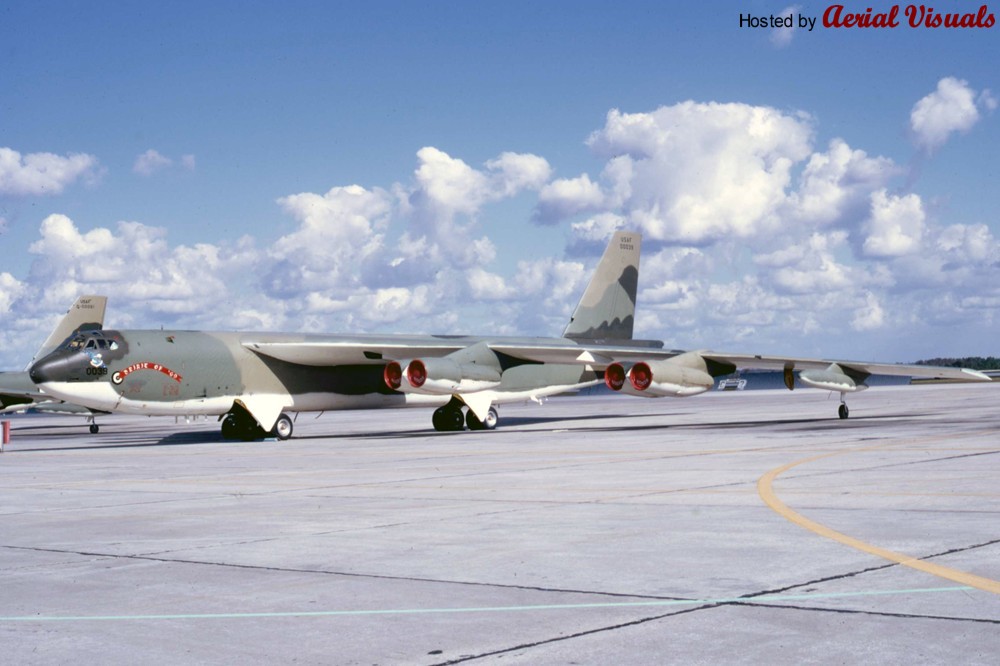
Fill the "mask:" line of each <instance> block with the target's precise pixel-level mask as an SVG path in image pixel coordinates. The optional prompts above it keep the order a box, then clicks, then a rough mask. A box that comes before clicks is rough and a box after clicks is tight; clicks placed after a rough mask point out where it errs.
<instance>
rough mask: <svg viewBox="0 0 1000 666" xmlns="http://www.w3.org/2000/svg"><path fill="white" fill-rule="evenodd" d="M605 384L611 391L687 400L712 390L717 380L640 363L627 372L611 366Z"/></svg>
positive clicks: (677, 366) (691, 370)
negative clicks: (688, 397) (686, 398)
mask: <svg viewBox="0 0 1000 666" xmlns="http://www.w3.org/2000/svg"><path fill="white" fill-rule="evenodd" d="M604 383H605V384H606V385H607V386H608V388H610V389H611V390H612V391H621V392H622V393H626V394H628V395H637V396H642V397H646V398H662V397H665V396H668V397H673V398H685V397H687V396H691V395H698V394H699V393H704V392H705V391H707V390H709V389H710V388H712V386H714V385H715V380H714V379H712V376H711V375H709V374H708V373H707V372H704V371H702V370H698V369H696V368H689V367H685V366H683V365H680V364H679V363H676V362H675V363H671V362H670V361H669V360H667V361H650V362H649V363H647V362H645V361H640V362H639V363H636V364H635V365H633V366H631V367H630V368H628V369H627V370H626V369H625V366H623V365H622V364H621V363H612V364H611V365H609V366H608V367H607V368H606V369H605V371H604Z"/></svg>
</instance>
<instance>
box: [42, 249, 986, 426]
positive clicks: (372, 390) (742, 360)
mask: <svg viewBox="0 0 1000 666" xmlns="http://www.w3.org/2000/svg"><path fill="white" fill-rule="evenodd" d="M640 244H641V237H640V235H639V234H638V233H636V232H629V231H620V232H616V233H615V234H614V235H613V237H612V238H611V241H610V243H609V244H608V247H607V249H606V250H605V252H604V254H603V256H602V257H601V260H600V262H599V263H598V265H597V269H596V271H595V273H594V275H593V277H592V278H591V281H590V283H589V284H588V286H587V288H586V290H585V291H584V293H583V296H582V298H581V299H580V302H579V304H578V305H577V307H576V310H575V312H574V313H573V316H572V318H571V319H570V321H569V324H568V325H567V326H566V329H565V330H564V331H563V334H562V337H559V338H515V337H500V336H484V337H472V336H455V335H305V334H292V333H246V332H243V333H241V332H219V333H211V332H201V331H163V330H145V331H119V330H107V329H104V330H91V331H81V332H79V333H78V334H76V335H74V336H72V337H71V338H69V339H68V340H67V341H66V342H65V343H64V344H63V345H62V346H61V347H60V348H59V349H57V350H55V351H53V352H52V353H50V354H48V355H47V356H45V357H44V358H41V359H39V360H37V361H36V362H35V363H34V365H32V367H31V370H30V373H31V378H32V380H33V381H34V382H35V383H36V384H37V385H38V386H39V387H40V388H41V389H42V390H43V391H44V392H45V393H47V394H49V395H51V396H54V397H57V398H60V399H62V400H65V401H68V402H73V403H77V404H80V405H85V406H87V407H90V408H92V409H98V410H103V411H110V412H126V413H131V414H145V415H217V416H219V418H220V420H221V421H222V435H223V437H225V438H227V439H246V440H252V439H260V438H263V437H265V436H269V435H270V436H274V437H277V438H278V439H287V438H288V437H290V436H291V435H292V429H293V421H292V418H291V417H290V416H289V414H295V413H297V412H319V411H328V410H338V409H365V408H378V407H402V406H420V405H425V406H433V407H435V410H434V413H433V418H432V424H433V426H434V429H435V430H439V431H457V430H464V429H465V427H466V426H468V428H469V429H470V430H491V429H493V428H495V427H496V426H497V422H498V417H497V410H496V406H497V405H499V404H503V403H509V402H521V401H525V400H527V399H536V400H537V399H540V398H542V397H545V396H549V395H554V394H557V393H562V392H566V391H572V390H575V389H581V388H584V387H588V386H594V385H596V384H599V383H601V382H602V381H603V382H604V383H605V384H607V386H608V387H609V388H611V389H612V390H614V391H618V392H621V393H625V394H627V395H633V396H645V397H664V396H670V397H686V396H692V395H697V394H699V393H703V392H705V391H706V390H708V389H710V388H711V387H712V386H713V385H714V382H715V378H717V377H721V376H724V375H728V374H731V373H733V372H734V371H735V370H736V369H737V367H740V368H763V369H778V370H782V371H783V372H784V376H785V383H786V385H787V386H788V388H789V389H791V388H794V386H795V385H796V381H797V382H798V384H799V385H802V386H806V387H812V388H818V389H824V390H828V391H836V392H839V393H840V394H841V404H840V408H839V415H840V417H841V418H847V417H848V410H847V405H846V403H845V401H844V399H843V396H844V395H845V394H847V393H854V392H856V391H860V390H863V389H865V388H867V386H866V385H865V379H867V378H868V377H869V376H870V375H872V374H888V375H902V376H918V377H937V378H947V379H954V380H965V381H989V378H988V377H986V376H985V375H983V374H981V373H978V372H975V371H972V370H966V369H963V368H936V367H927V366H915V365H894V364H886V363H864V362H852V361H829V360H820V359H807V358H792V357H778V356H761V355H753V354H726V353H717V352H711V351H687V352H684V351H670V350H665V349H663V343H662V342H660V341H655V340H652V341H651V340H633V339H632V329H633V322H634V315H635V301H636V292H637V288H638V282H639V251H640Z"/></svg>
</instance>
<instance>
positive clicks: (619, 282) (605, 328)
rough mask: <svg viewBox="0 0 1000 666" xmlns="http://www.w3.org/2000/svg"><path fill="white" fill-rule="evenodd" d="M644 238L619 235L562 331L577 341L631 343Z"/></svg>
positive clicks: (605, 252) (565, 335)
mask: <svg viewBox="0 0 1000 666" xmlns="http://www.w3.org/2000/svg"><path fill="white" fill-rule="evenodd" d="M641 245H642V235H641V234H639V233H638V232H634V231H616V232H615V234H614V236H612V237H611V242H609V243H608V247H607V249H606V250H604V255H603V256H602V257H601V261H600V262H598V264H597V270H596V271H594V277H592V278H590V284H588V285H587V290H586V291H584V292H583V298H581V299H580V303H579V304H578V305H577V306H576V310H575V311H574V312H573V316H572V317H571V318H570V320H569V324H568V325H567V326H566V330H565V331H563V337H564V338H572V339H576V340H631V339H632V326H633V324H634V323H635V295H636V291H637V290H638V286H639V250H640V246H641Z"/></svg>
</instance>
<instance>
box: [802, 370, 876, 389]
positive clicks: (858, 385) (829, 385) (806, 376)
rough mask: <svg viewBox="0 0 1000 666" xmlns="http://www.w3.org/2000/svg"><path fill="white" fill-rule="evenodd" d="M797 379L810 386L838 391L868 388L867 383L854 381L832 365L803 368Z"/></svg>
mask: <svg viewBox="0 0 1000 666" xmlns="http://www.w3.org/2000/svg"><path fill="white" fill-rule="evenodd" d="M799 381H800V382H802V383H803V384H805V385H806V386H808V387H810V388H817V389H823V390H824V391H839V392H840V393H857V392H858V391H864V390H865V389H866V388H868V385H867V384H865V383H863V382H856V381H854V380H853V379H851V378H850V377H848V376H847V375H846V374H844V373H843V372H840V370H839V369H832V366H831V368H827V369H826V370H803V371H802V372H800V373H799Z"/></svg>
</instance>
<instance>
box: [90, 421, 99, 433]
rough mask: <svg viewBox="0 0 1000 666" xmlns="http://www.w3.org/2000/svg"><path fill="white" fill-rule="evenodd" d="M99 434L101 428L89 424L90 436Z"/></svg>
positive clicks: (94, 424)
mask: <svg viewBox="0 0 1000 666" xmlns="http://www.w3.org/2000/svg"><path fill="white" fill-rule="evenodd" d="M99 432H101V426H99V425H97V424H96V423H91V424H90V434H91V435H96V434H97V433H99Z"/></svg>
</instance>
